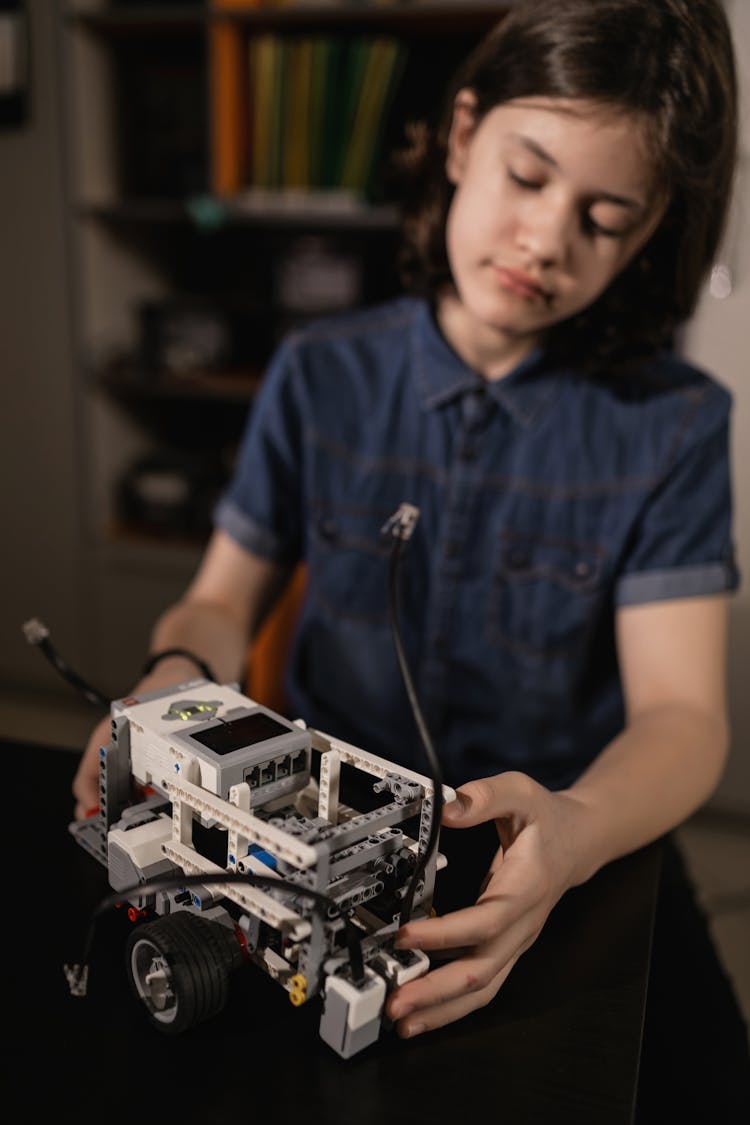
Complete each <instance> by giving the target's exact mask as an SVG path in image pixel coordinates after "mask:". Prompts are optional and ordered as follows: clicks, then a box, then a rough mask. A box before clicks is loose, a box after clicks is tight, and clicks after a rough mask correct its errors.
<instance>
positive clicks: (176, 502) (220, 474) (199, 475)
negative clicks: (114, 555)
mask: <svg viewBox="0 0 750 1125" xmlns="http://www.w3.org/2000/svg"><path fill="white" fill-rule="evenodd" d="M225 483H226V469H225V468H224V467H223V466H222V465H221V464H220V463H218V462H217V461H216V459H214V458H212V457H210V456H209V457H205V456H203V457H201V456H200V455H195V456H191V455H190V454H187V453H183V452H180V451H177V450H171V451H167V452H156V453H152V454H149V455H147V456H145V457H142V458H140V459H139V460H138V461H136V462H135V464H133V465H132V466H131V467H130V468H129V469H128V470H127V472H126V473H125V474H124V476H123V477H122V479H121V481H120V486H119V489H118V508H119V512H118V514H119V516H120V518H121V519H122V520H123V521H124V522H125V523H126V524H127V525H128V526H131V527H137V528H138V529H139V530H141V531H151V532H154V533H156V534H158V535H162V536H163V535H178V536H182V535H185V536H189V537H194V536H199V537H205V536H206V535H208V534H209V533H210V531H211V526H212V525H211V515H212V512H213V508H214V505H215V503H216V501H217V499H218V496H219V492H220V491H221V488H222V487H223V485H224V484H225Z"/></svg>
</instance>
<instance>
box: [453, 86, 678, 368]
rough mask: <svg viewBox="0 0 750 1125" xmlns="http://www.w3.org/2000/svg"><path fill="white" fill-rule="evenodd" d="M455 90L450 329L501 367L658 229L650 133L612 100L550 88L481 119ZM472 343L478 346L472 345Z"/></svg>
mask: <svg viewBox="0 0 750 1125" xmlns="http://www.w3.org/2000/svg"><path fill="white" fill-rule="evenodd" d="M473 106H474V98H473V94H472V93H471V92H470V91H462V92H461V93H460V94H459V96H458V98H457V105H456V110H455V114H454V122H453V128H452V131H451V137H450V143H449V155H448V162H447V166H446V167H447V173H448V177H449V179H450V180H451V181H452V182H453V183H454V184H455V185H456V191H455V194H454V197H453V201H452V203H451V207H450V211H449V215H448V222H447V228H446V241H447V249H448V257H449V260H450V264H451V269H452V273H453V278H454V281H455V284H456V289H457V294H458V301H457V302H455V301H453V302H452V314H451V317H450V321H449V325H450V330H449V332H448V335H449V336H450V338H451V342H452V343H453V344H454V346H456V347H457V348H458V350H459V351H460V352H461V353H462V354H463V355H464V356H465V358H468V359H469V361H470V362H472V361H473V360H474V361H476V362H477V365H478V366H479V367H480V369H483V370H485V371H486V373H488V374H490V375H491V374H492V373H493V370H492V368H493V357H494V359H495V360H496V361H497V371H496V372H495V373H496V374H502V373H503V370H502V367H503V364H502V359H503V356H508V357H512V358H513V359H517V358H518V357H519V355H522V354H523V353H524V352H526V351H529V350H530V349H531V348H532V347H533V346H534V344H535V343H536V342H537V341H538V339H539V336H540V334H541V333H542V332H543V330H544V329H546V328H548V327H550V326H551V325H553V324H556V323H557V322H559V321H561V320H564V319H566V318H567V317H569V316H572V315H573V314H574V313H577V312H579V311H580V310H581V309H583V308H585V307H586V306H587V305H590V304H591V303H592V302H593V301H594V300H595V299H596V298H597V297H598V296H599V295H600V294H601V293H602V292H603V290H604V289H606V287H607V286H608V285H609V283H610V282H611V281H612V280H613V279H614V278H615V277H616V276H617V274H618V273H620V272H621V270H623V269H624V267H625V266H626V265H627V264H628V262H629V261H630V260H631V258H632V257H633V256H634V255H635V254H636V253H637V251H638V250H639V249H640V248H641V247H642V246H643V244H644V243H645V242H646V241H647V239H648V238H649V237H650V236H651V234H652V233H653V232H654V230H655V228H656V226H657V225H658V223H659V221H660V219H661V216H662V214H663V206H664V205H663V203H660V202H658V201H655V199H654V193H653V189H652V174H651V167H650V162H649V160H648V156H647V152H646V145H645V143H644V140H643V133H642V129H641V126H640V124H639V123H638V121H636V120H634V119H633V118H632V117H630V118H629V117H625V116H622V115H617V114H614V113H613V112H612V111H611V110H607V109H606V108H605V107H602V106H597V105H593V104H591V103H584V102H577V101H565V102H563V101H560V100H555V99H548V98H538V99H537V98H534V99H524V100H518V101H513V102H509V103H507V104H505V105H501V106H496V107H495V108H494V109H492V110H491V111H490V112H489V113H488V114H487V115H486V116H485V117H484V118H483V119H482V120H481V121H480V122H479V124H478V125H475V123H474V114H473ZM473 353H476V354H473Z"/></svg>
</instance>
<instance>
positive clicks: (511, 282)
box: [494, 266, 552, 304]
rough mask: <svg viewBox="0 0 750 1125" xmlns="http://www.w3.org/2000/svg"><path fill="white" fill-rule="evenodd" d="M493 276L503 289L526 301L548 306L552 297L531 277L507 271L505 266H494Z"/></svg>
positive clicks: (514, 271)
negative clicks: (540, 302)
mask: <svg viewBox="0 0 750 1125" xmlns="http://www.w3.org/2000/svg"><path fill="white" fill-rule="evenodd" d="M494 268H495V276H496V277H497V279H498V281H499V283H500V285H501V286H502V287H503V289H506V290H508V291H509V292H510V293H516V294H518V296H519V297H523V298H524V299H525V300H527V301H544V302H545V303H546V304H549V302H550V300H551V299H552V295H551V294H550V293H548V292H547V291H546V289H544V288H543V287H542V286H541V285H539V283H538V282H537V281H535V280H534V278H533V277H530V276H529V274H527V273H523V272H522V271H521V270H512V269H508V268H507V267H505V266H495V267H494Z"/></svg>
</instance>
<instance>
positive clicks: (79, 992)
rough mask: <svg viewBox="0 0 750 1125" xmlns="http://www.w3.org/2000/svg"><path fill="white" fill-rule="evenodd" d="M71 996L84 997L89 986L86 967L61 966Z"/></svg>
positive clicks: (87, 968)
mask: <svg viewBox="0 0 750 1125" xmlns="http://www.w3.org/2000/svg"><path fill="white" fill-rule="evenodd" d="M63 972H64V973H65V979H66V980H67V982H68V988H69V989H70V995H71V996H85V995H86V992H87V990H88V986H89V967H88V965H63Z"/></svg>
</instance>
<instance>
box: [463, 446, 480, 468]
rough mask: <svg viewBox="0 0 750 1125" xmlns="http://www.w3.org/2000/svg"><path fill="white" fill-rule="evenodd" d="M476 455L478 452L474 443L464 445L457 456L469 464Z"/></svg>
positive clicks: (474, 459)
mask: <svg viewBox="0 0 750 1125" xmlns="http://www.w3.org/2000/svg"><path fill="white" fill-rule="evenodd" d="M478 455H479V454H478V453H477V447H476V446H475V445H465V446H464V447H463V449H462V450H461V453H460V455H459V456H460V458H461V460H462V461H465V462H466V463H467V464H471V462H473V461H476V459H477V457H478Z"/></svg>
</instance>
